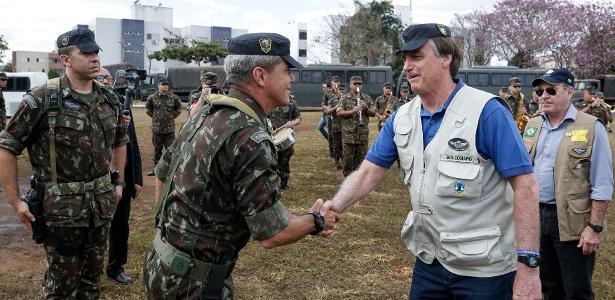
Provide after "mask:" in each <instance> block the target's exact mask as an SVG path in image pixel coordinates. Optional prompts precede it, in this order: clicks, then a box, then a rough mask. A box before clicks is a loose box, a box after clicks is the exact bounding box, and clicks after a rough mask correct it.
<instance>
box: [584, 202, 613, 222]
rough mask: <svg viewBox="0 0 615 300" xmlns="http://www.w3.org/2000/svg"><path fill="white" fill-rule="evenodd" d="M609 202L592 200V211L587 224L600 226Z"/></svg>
mask: <svg viewBox="0 0 615 300" xmlns="http://www.w3.org/2000/svg"><path fill="white" fill-rule="evenodd" d="M610 203H611V201H601V200H592V211H591V216H590V217H589V222H590V223H592V224H596V225H602V224H603V222H604V216H605V215H606V210H607V208H608V207H609V204H610Z"/></svg>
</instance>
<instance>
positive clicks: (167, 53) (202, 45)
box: [147, 39, 227, 66]
mask: <svg viewBox="0 0 615 300" xmlns="http://www.w3.org/2000/svg"><path fill="white" fill-rule="evenodd" d="M165 42H166V43H167V46H166V47H165V48H163V49H162V50H160V51H155V52H153V53H151V54H149V55H148V56H147V57H148V58H149V59H155V60H158V61H167V60H169V59H173V60H179V61H182V62H185V63H191V62H195V63H196V64H197V65H199V66H200V65H201V63H208V62H212V61H216V60H217V59H218V58H219V57H225V56H226V55H227V51H226V50H225V49H222V48H220V42H219V41H211V42H200V41H196V40H193V41H192V42H191V43H190V44H187V43H184V42H182V43H181V44H180V45H173V44H171V43H169V41H168V40H167V39H165Z"/></svg>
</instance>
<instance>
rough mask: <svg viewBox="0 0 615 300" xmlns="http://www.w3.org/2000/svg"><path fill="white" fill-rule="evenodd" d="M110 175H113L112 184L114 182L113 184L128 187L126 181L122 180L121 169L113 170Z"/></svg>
mask: <svg viewBox="0 0 615 300" xmlns="http://www.w3.org/2000/svg"><path fill="white" fill-rule="evenodd" d="M110 175H111V184H113V186H118V185H121V186H122V187H126V183H125V182H123V181H121V180H120V171H118V170H113V171H111V173H110Z"/></svg>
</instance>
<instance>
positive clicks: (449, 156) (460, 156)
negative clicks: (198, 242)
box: [440, 154, 478, 164]
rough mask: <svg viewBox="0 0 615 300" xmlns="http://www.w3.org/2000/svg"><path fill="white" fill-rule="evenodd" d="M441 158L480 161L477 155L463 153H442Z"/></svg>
mask: <svg viewBox="0 0 615 300" xmlns="http://www.w3.org/2000/svg"><path fill="white" fill-rule="evenodd" d="M440 160H444V161H454V162H462V163H475V164H477V163H478V158H477V157H476V156H472V155H463V154H440Z"/></svg>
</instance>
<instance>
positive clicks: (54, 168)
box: [0, 28, 128, 299]
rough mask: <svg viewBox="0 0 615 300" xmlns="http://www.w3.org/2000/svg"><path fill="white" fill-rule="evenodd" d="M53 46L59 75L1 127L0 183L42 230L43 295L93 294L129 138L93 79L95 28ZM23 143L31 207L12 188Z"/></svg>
mask: <svg viewBox="0 0 615 300" xmlns="http://www.w3.org/2000/svg"><path fill="white" fill-rule="evenodd" d="M56 44H57V47H58V54H59V56H60V61H61V62H62V64H63V65H64V70H65V75H63V76H62V77H61V78H54V79H50V80H48V81H47V83H46V84H45V85H43V86H38V87H35V88H33V89H32V90H30V91H29V92H28V93H26V94H25V95H24V96H23V100H22V102H21V104H20V105H19V108H18V109H17V112H15V114H14V115H13V118H12V119H11V120H10V121H9V123H8V125H7V127H6V128H5V129H4V131H2V132H0V165H2V168H1V169H0V182H2V185H3V186H4V187H5V189H6V196H7V198H8V200H9V203H10V204H11V206H12V207H13V209H14V210H15V212H16V213H17V216H18V218H19V219H20V220H21V222H22V223H24V225H25V226H26V228H27V229H28V231H29V232H30V233H32V230H33V227H34V228H35V229H36V232H35V234H37V233H39V234H40V233H43V234H44V235H45V236H44V241H43V240H36V242H37V243H39V242H42V243H43V247H44V249H45V254H46V256H47V264H48V269H47V272H46V273H45V277H44V279H43V296H44V298H46V299H98V298H99V297H100V286H99V282H100V275H101V274H102V271H103V268H104V257H105V249H106V246H107V236H108V234H109V224H110V223H111V218H112V217H113V212H114V211H115V208H116V206H117V203H118V201H119V199H120V198H121V196H122V190H123V185H124V183H123V182H122V176H121V173H120V171H118V170H123V167H124V160H125V158H126V146H125V145H126V143H128V136H127V135H126V129H125V128H124V126H123V124H122V113H121V111H122V110H121V104H120V101H119V99H118V97H117V95H116V94H115V93H114V92H113V91H112V90H111V89H109V88H108V87H106V86H104V85H102V84H100V83H98V82H96V81H95V80H94V79H95V78H96V76H97V75H98V72H99V68H100V61H99V58H98V51H99V50H100V48H99V47H98V44H96V41H95V40H94V33H93V32H92V31H90V30H89V29H84V28H79V29H75V30H72V31H69V32H66V33H63V34H61V35H60V36H59V37H58V38H57V41H56ZM25 148H27V149H28V156H29V157H30V163H31V164H32V171H33V173H34V180H33V181H31V186H32V190H30V192H29V193H28V195H27V196H25V198H26V199H30V200H29V201H30V204H32V207H33V210H34V211H31V210H30V207H29V206H30V205H29V204H27V203H26V202H25V201H22V200H21V199H20V195H19V187H18V186H17V175H18V173H17V155H19V154H20V153H21V152H22V151H23V150H24V149H25ZM37 202H38V203H40V202H42V203H41V204H40V205H41V206H42V207H39V206H38V205H36V207H35V203H37ZM39 209H40V210H42V214H41V215H38V213H37V211H39ZM33 214H37V215H36V217H35V216H34V215H33ZM31 222H34V223H31ZM37 222H38V223H37ZM40 222H44V223H43V224H41V223H40ZM41 225H42V226H43V228H41V227H40V226H41ZM39 230H41V231H39Z"/></svg>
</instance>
